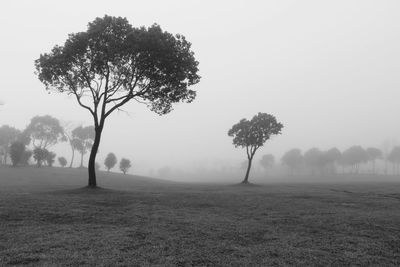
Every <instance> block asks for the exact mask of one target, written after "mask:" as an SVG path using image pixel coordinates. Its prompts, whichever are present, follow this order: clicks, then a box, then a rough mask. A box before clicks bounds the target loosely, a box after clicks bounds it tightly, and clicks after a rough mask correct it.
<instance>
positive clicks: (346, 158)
mask: <svg viewBox="0 0 400 267" xmlns="http://www.w3.org/2000/svg"><path fill="white" fill-rule="evenodd" d="M342 159H343V163H344V164H346V165H347V166H350V167H351V172H352V173H359V171H360V164H362V163H365V162H367V161H368V154H367V152H366V151H365V150H364V149H363V148H362V147H361V146H352V147H350V148H348V149H346V150H345V151H343V154H342Z"/></svg>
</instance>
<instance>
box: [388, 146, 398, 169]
mask: <svg viewBox="0 0 400 267" xmlns="http://www.w3.org/2000/svg"><path fill="white" fill-rule="evenodd" d="M388 161H390V162H391V163H392V166H393V175H398V174H400V170H399V166H400V147H399V146H395V147H393V148H392V150H391V151H390V153H389V155H388Z"/></svg>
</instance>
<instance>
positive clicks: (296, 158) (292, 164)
mask: <svg viewBox="0 0 400 267" xmlns="http://www.w3.org/2000/svg"><path fill="white" fill-rule="evenodd" d="M281 161H282V163H283V164H284V165H286V166H288V167H289V169H290V173H291V174H292V175H293V174H294V170H296V169H299V167H300V166H301V165H302V164H303V155H302V154H301V150H300V149H298V148H293V149H291V150H289V151H287V152H286V153H285V154H284V155H283V156H282V159H281Z"/></svg>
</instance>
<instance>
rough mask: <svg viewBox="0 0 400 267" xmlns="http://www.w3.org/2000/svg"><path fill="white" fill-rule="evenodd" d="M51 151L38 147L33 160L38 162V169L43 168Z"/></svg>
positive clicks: (34, 151)
mask: <svg viewBox="0 0 400 267" xmlns="http://www.w3.org/2000/svg"><path fill="white" fill-rule="evenodd" d="M48 154H49V151H48V150H47V149H45V148H40V147H37V148H35V149H34V150H33V158H34V159H35V160H36V165H37V166H38V167H41V166H42V163H43V161H46V159H47V156H48Z"/></svg>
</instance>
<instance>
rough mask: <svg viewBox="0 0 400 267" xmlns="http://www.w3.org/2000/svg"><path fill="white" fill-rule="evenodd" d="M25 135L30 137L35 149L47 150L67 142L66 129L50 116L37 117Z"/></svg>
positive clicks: (27, 128) (31, 122) (33, 119)
mask: <svg viewBox="0 0 400 267" xmlns="http://www.w3.org/2000/svg"><path fill="white" fill-rule="evenodd" d="M24 135H26V136H29V137H30V140H31V141H32V145H33V147H35V148H41V149H47V148H48V147H50V146H53V145H55V144H57V143H58V142H59V141H65V136H64V129H63V127H62V126H61V125H60V122H59V120H58V119H56V118H54V117H52V116H50V115H45V116H35V117H33V118H32V119H31V121H30V123H29V125H28V126H27V127H26V129H25V131H24Z"/></svg>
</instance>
